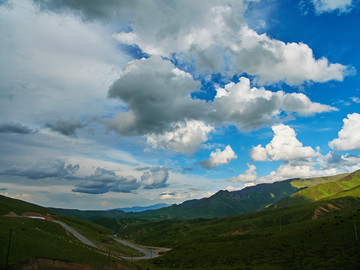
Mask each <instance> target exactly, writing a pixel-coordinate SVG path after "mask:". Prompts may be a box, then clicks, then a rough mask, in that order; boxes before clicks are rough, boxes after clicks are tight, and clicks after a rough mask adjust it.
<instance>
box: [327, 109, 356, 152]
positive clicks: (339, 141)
mask: <svg viewBox="0 0 360 270" xmlns="http://www.w3.org/2000/svg"><path fill="white" fill-rule="evenodd" d="M343 122H344V125H343V126H342V129H341V130H340V131H339V133H338V138H336V139H334V140H332V141H331V142H329V146H330V147H331V149H333V150H336V151H348V150H355V149H360V136H359V134H360V114H358V113H353V114H348V115H347V118H344V119H343Z"/></svg>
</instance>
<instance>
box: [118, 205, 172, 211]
mask: <svg viewBox="0 0 360 270" xmlns="http://www.w3.org/2000/svg"><path fill="white" fill-rule="evenodd" d="M167 206H169V205H168V204H166V203H158V204H154V205H150V206H133V207H125V208H115V209H112V210H120V211H123V212H126V213H128V212H136V213H137V212H143V211H147V210H157V209H161V208H164V207H167Z"/></svg>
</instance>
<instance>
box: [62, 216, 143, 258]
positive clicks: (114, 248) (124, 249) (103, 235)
mask: <svg viewBox="0 0 360 270" xmlns="http://www.w3.org/2000/svg"><path fill="white" fill-rule="evenodd" d="M56 218H57V219H58V220H60V221H63V222H65V223H66V224H68V225H69V226H71V227H72V228H74V229H75V230H77V231H78V232H79V233H81V234H83V235H84V236H86V237H87V238H88V239H89V240H90V241H92V242H93V243H95V245H96V246H98V247H99V248H100V249H102V250H104V251H107V252H108V251H109V250H110V252H111V254H114V255H117V256H126V257H130V256H134V257H140V256H142V255H143V254H142V253H141V252H139V251H137V250H135V249H132V248H130V247H128V246H125V245H122V244H120V243H118V242H116V241H115V240H114V238H113V236H112V235H113V231H112V230H110V229H107V228H105V227H103V226H100V225H98V224H95V223H93V222H90V221H87V220H84V219H81V218H77V217H70V216H63V215H61V216H57V217H56Z"/></svg>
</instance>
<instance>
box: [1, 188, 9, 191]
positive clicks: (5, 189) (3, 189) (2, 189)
mask: <svg viewBox="0 0 360 270" xmlns="http://www.w3.org/2000/svg"><path fill="white" fill-rule="evenodd" d="M7 190H8V189H7V188H0V191H7Z"/></svg>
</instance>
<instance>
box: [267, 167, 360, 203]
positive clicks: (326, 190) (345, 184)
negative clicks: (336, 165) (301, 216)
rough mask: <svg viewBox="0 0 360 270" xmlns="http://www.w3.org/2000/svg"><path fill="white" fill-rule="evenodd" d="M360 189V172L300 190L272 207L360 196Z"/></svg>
mask: <svg viewBox="0 0 360 270" xmlns="http://www.w3.org/2000/svg"><path fill="white" fill-rule="evenodd" d="M359 188H360V170H358V171H355V172H353V173H351V174H348V175H346V176H344V177H342V178H339V179H336V180H335V181H331V182H326V183H321V184H318V185H314V186H310V187H308V188H305V189H302V190H299V191H298V192H295V193H294V194H292V195H291V196H289V197H286V198H283V199H281V200H279V201H278V202H276V203H274V204H273V205H272V206H270V207H271V208H276V207H289V206H294V205H300V204H304V203H308V202H314V201H319V200H324V199H329V198H339V197H344V196H359V195H360V193H359Z"/></svg>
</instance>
